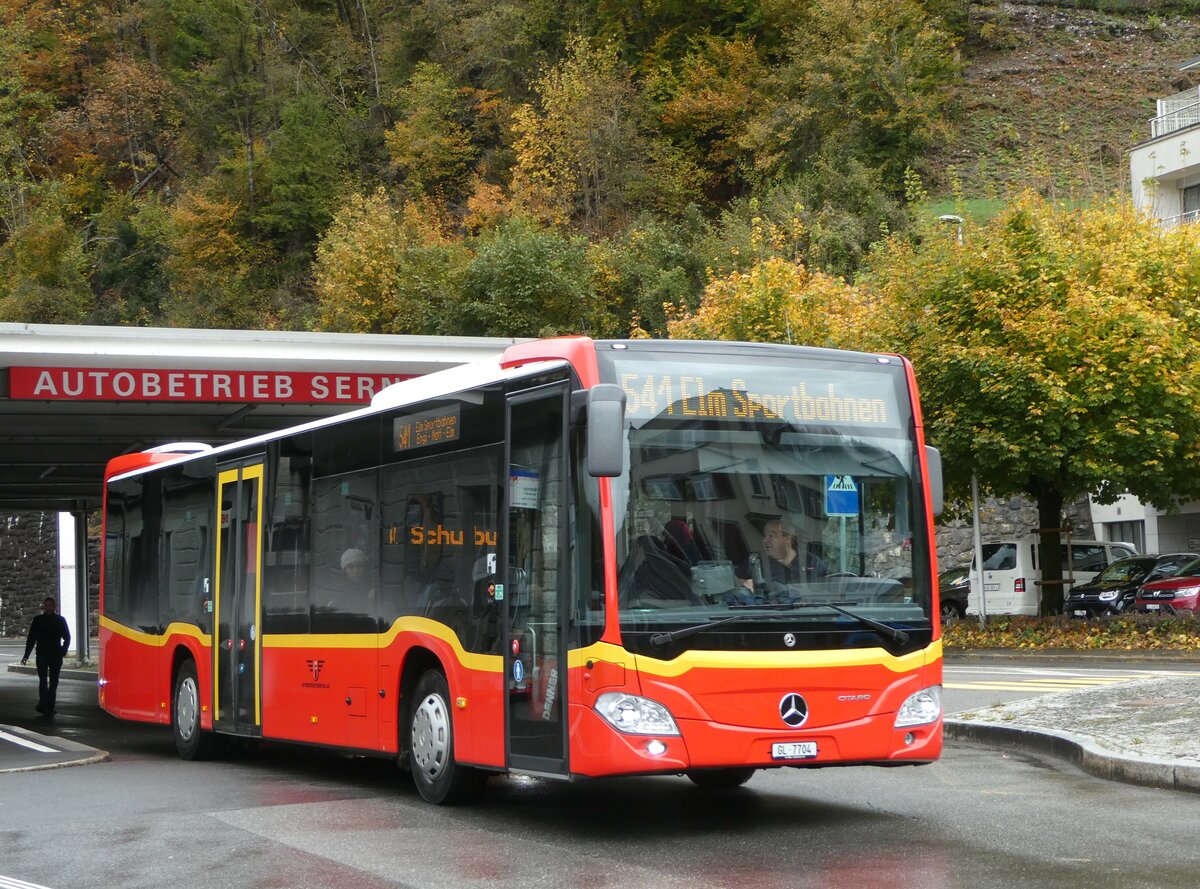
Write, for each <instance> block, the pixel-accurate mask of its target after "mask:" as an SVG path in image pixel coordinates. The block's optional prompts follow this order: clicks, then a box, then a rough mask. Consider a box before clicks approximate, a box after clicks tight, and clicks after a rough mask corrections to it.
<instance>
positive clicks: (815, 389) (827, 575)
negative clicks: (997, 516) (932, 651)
mask: <svg viewBox="0 0 1200 889" xmlns="http://www.w3.org/2000/svg"><path fill="white" fill-rule="evenodd" d="M696 345H697V346H700V345H701V344H696ZM606 357H609V361H607V362H602V367H603V366H605V365H606V364H607V365H608V369H609V371H610V372H611V373H612V374H613V381H614V382H616V383H617V384H618V385H620V386H622V388H623V389H624V390H625V393H626V398H627V407H626V423H627V439H626V441H627V447H628V462H627V465H628V467H629V469H628V472H627V473H626V475H625V476H623V477H622V478H621V479H619V480H614V486H613V505H614V514H615V518H616V533H617V560H618V569H619V573H618V587H619V604H620V616H621V625H622V629H623V631H625V630H628V631H635V630H639V629H643V630H646V631H648V632H654V631H655V630H656V629H662V628H663V627H665V626H666V625H667V624H670V625H678V624H687V625H696V626H699V625H702V624H703V623H704V622H705V621H712V622H713V623H714V627H715V624H716V622H717V621H724V620H725V619H726V618H729V617H731V616H732V615H735V614H739V613H747V614H749V613H752V612H754V611H756V610H761V611H762V613H763V615H764V627H765V626H766V622H769V621H770V620H771V615H773V614H775V615H778V614H779V613H781V612H786V613H787V614H788V615H789V616H790V620H789V625H795V624H797V623H808V624H811V625H812V626H813V627H814V631H815V630H816V628H817V627H822V628H823V629H824V631H825V633H826V635H825V636H824V637H823V638H825V639H826V640H828V630H829V629H830V628H831V626H834V627H836V628H843V627H844V628H845V629H846V630H847V631H848V632H850V631H853V632H857V633H859V635H862V634H861V630H862V623H861V621H858V622H856V621H855V620H854V616H855V615H861V616H863V617H866V618H867V620H868V621H876V622H882V623H886V624H888V626H893V625H894V626H896V627H918V628H920V627H924V628H928V627H929V626H930V613H931V592H930V587H931V583H930V581H929V578H928V573H929V557H928V548H929V543H928V541H927V539H926V537H927V534H926V532H925V530H924V529H925V528H926V523H925V515H924V499H923V497H922V496H921V495H920V492H921V490H922V488H921V486H920V479H919V477H918V472H919V464H918V461H917V459H916V451H915V435H914V430H913V418H912V410H911V407H910V400H909V395H908V390H907V383H906V377H905V373H904V367H903V365H902V363H901V362H899V361H898V360H895V359H893V360H891V361H890V362H888V363H884V362H886V361H887V359H875V358H874V357H873V356H871V357H867V356H853V358H852V359H847V358H846V357H840V358H839V357H834V356H828V357H825V356H823V355H822V353H820V352H819V351H814V350H790V349H786V348H783V349H780V351H779V353H778V357H776V353H774V352H771V351H769V350H767V349H762V350H760V354H733V355H731V354H729V353H728V352H721V353H718V352H713V353H707V352H698V353H696V354H692V353H688V354H686V355H685V354H681V353H680V352H677V351H670V352H667V351H664V352H662V353H658V354H653V355H649V354H646V353H645V352H641V351H640V350H637V351H635V350H633V349H631V350H629V351H628V352H627V353H625V354H622V355H620V356H612V354H611V353H610V355H609V356H606ZM822 603H831V604H832V605H835V606H838V607H837V608H832V607H821V606H822ZM846 610H848V611H850V612H851V614H850V615H847V614H846V613H844V612H845V611H846ZM722 627H723V629H722V632H723V633H726V634H728V633H734V634H739V633H742V634H744V633H745V632H746V631H747V630H746V627H747V622H746V621H731V620H730V621H725V623H724V624H723V625H722ZM689 635H690V636H694V635H697V634H692V633H689ZM698 635H699V636H703V635H704V634H698ZM868 635H869V634H868ZM656 638H658V639H661V638H663V637H662V636H661V635H659V636H657V637H656ZM689 642H690V643H692V642H693V640H689ZM693 644H694V643H693ZM813 644H818V643H815V642H814V643H813ZM820 644H826V643H820ZM838 644H842V643H838ZM863 644H869V643H866V642H864V643H863Z"/></svg>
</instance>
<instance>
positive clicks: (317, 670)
mask: <svg viewBox="0 0 1200 889" xmlns="http://www.w3.org/2000/svg"><path fill="white" fill-rule="evenodd" d="M304 663H306V664H308V669H309V670H311V671H312V682H301V683H300V687H301V688H329V683H328V682H321V681H320V679H321V668H322V667H324V666H325V661H322V660H309V661H305V662H304Z"/></svg>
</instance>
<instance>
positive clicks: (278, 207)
mask: <svg viewBox="0 0 1200 889" xmlns="http://www.w3.org/2000/svg"><path fill="white" fill-rule="evenodd" d="M346 160H347V152H346V142H345V139H344V138H342V135H341V133H340V132H339V121H338V120H337V118H336V117H335V116H334V115H333V114H331V113H330V112H329V110H328V109H327V108H326V106H325V103H324V102H322V101H321V99H320V98H319V97H318V96H316V95H314V94H313V93H304V94H302V95H300V96H298V97H297V98H295V99H293V100H292V101H291V102H289V103H288V104H287V105H285V106H284V108H283V113H282V115H281V120H280V126H279V129H277V130H276V131H275V133H274V135H273V136H272V138H271V150H270V157H269V159H268V162H267V166H266V175H265V179H266V183H265V188H264V191H265V192H266V194H267V196H268V199H267V201H265V202H264V203H263V205H262V206H260V207H259V210H258V212H257V213H256V214H255V221H256V223H257V224H258V225H259V226H261V227H262V229H263V230H264V232H267V233H272V234H275V235H277V236H279V237H280V238H282V239H283V242H284V246H285V247H286V248H288V249H290V250H299V251H303V252H305V253H307V252H308V251H309V250H310V249H311V247H312V245H314V244H315V243H316V239H317V236H318V235H319V234H320V233H321V232H322V231H324V230H325V227H326V226H327V225H329V221H330V219H331V218H332V216H333V206H334V204H335V203H336V202H337V197H338V192H339V190H340V189H341V187H342V182H343V179H344V177H345V169H344V168H345V164H346Z"/></svg>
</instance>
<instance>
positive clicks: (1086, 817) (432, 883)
mask: <svg viewBox="0 0 1200 889" xmlns="http://www.w3.org/2000/svg"><path fill="white" fill-rule="evenodd" d="M62 692H63V694H62V695H61V698H60V700H61V704H60V716H59V717H58V718H57V719H56V727H55V731H61V733H62V734H63V735H64V736H66V737H69V738H73V739H75V740H83V741H86V743H89V744H92V745H93V746H97V747H101V748H103V749H106V750H108V751H109V752H110V753H111V754H112V760H111V761H110V762H107V763H100V764H96V765H90V766H82V767H76V768H67V769H56V770H49V771H37V772H26V773H16V774H4V775H0V885H2V884H4V880H3V878H4V877H8V878H14V879H19V880H23V881H27V882H29V883H34V884H38V885H40V886H47V887H51V889H68V887H77V889H92V887H95V889H110V887H173V886H180V887H183V886H186V887H189V889H192V887H262V889H268V887H314V889H317V887H320V889H339V887H346V889H376V887H381V889H382V887H413V889H434V887H437V889H440V887H447V889H449V887H455V889H458V887H488V889H493V887H505V889H510V887H511V889H532V887H578V889H599V887H656V889H657V887H684V886H687V887H693V889H708V887H754V889H775V887H834V889H841V887H846V889H850V887H860V886H880V887H889V889H910V887H911V889H917V887H920V889H948V887H971V889H976V887H979V889H990V887H1031V886H1032V887H1063V889H1068V887H1070V889H1077V887H1080V886H1087V887H1088V889H1107V887H1112V889H1131V887H1163V889H1167V887H1171V889H1194V887H1196V886H1197V885H1198V883H1200V877H1198V876H1197V875H1198V874H1200V843H1198V842H1197V835H1198V833H1200V831H1198V830H1197V828H1198V827H1200V796H1198V795H1195V794H1185V793H1179V792H1173V791H1165V790H1154V789H1146V788H1139V787H1133V786H1129V785H1123V784H1114V783H1109V782H1105V781H1103V780H1100V779H1097V778H1093V777H1090V776H1088V775H1084V774H1083V773H1081V772H1078V771H1076V770H1075V769H1073V768H1071V767H1069V766H1065V765H1062V764H1059V763H1056V762H1054V761H1049V760H1045V761H1043V760H1038V759H1036V758H1032V757H1022V756H1013V755H1011V754H1010V755H1006V754H1004V753H1001V752H998V751H994V750H990V749H987V748H980V747H967V746H961V747H951V748H949V749H948V750H947V752H946V755H945V756H944V758H943V760H942V761H941V762H939V763H937V764H936V765H933V766H929V767H924V768H903V769H825V770H821V771H799V770H782V771H774V772H764V773H760V774H758V775H757V776H756V777H755V778H754V779H753V780H752V781H751V782H750V784H749V785H748V786H747V787H745V788H742V789H740V790H737V791H729V792H724V793H713V792H704V791H700V790H698V789H696V788H694V787H692V785H691V784H690V782H688V781H686V780H685V779H682V778H673V777H666V778H642V779H621V780H608V781H592V782H583V783H579V784H574V785H566V784H560V783H552V782H546V781H538V780H532V779H504V780H494V781H493V782H492V783H491V785H489V789H488V792H487V795H486V796H485V797H484V799H483V800H482V801H481V802H479V803H477V804H474V805H472V806H470V807H464V808H456V809H446V808H435V807H431V806H428V805H426V804H425V803H422V802H421V801H419V799H418V797H417V795H416V793H415V791H414V790H413V788H412V786H411V784H410V783H409V782H408V781H407V780H406V779H405V778H404V777H403V776H402V775H401V774H400V773H398V772H397V770H396V769H395V768H393V767H392V766H391V765H390V764H389V763H387V762H384V761H377V760H368V759H347V758H344V757H341V756H336V755H330V754H325V753H320V752H313V751H306V750H300V749H296V748H290V747H285V746H272V747H259V748H255V749H252V750H249V751H242V752H239V753H237V754H235V755H234V756H232V757H230V758H228V759H226V760H224V761H221V762H217V763H184V762H181V761H179V760H178V759H177V758H176V756H175V753H174V747H173V744H172V742H171V738H170V735H169V734H168V733H167V732H166V731H165V730H163V729H158V728H152V727H144V726H138V725H131V724H128V723H121V722H117V721H116V720H113V719H111V718H110V717H108V716H107V715H105V714H103V713H101V712H100V711H99V710H98V708H97V707H96V706H95V703H94V686H91V685H90V684H87V683H82V682H70V683H67V682H64V684H63V687H62ZM31 693H33V697H30V695H31ZM35 697H36V679H33V678H32V677H26V676H17V675H15V674H8V673H0V723H3V722H7V723H9V724H16V725H25V726H28V727H30V728H34V729H35V730H38V724H37V723H36V721H35V720H34V719H30V718H27V717H26V716H25V715H24V713H25V711H26V710H28V706H27V705H28V704H29V702H30V701H31V700H33V698H35ZM40 730H42V731H47V732H49V730H48V729H47V728H46V727H45V725H44V724H43V725H42V726H41V729H40Z"/></svg>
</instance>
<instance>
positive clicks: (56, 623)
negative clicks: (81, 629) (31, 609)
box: [25, 613, 71, 666]
mask: <svg viewBox="0 0 1200 889" xmlns="http://www.w3.org/2000/svg"><path fill="white" fill-rule="evenodd" d="M35 645H36V646H37V659H38V662H39V663H41V662H45V663H49V664H59V665H60V666H61V664H62V661H63V658H64V657H65V656H66V654H67V650H68V649H69V648H70V647H71V630H70V629H69V628H68V627H67V621H66V618H64V617H63V616H62V615H61V614H45V613H42V614H39V615H38V616H37V617H35V618H34V619H33V623H31V624H30V625H29V637H28V638H27V639H26V640H25V657H26V658H28V657H29V652H31V651H33V647H34V646H35Z"/></svg>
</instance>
